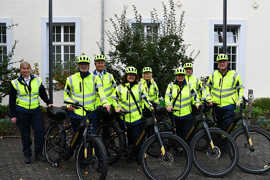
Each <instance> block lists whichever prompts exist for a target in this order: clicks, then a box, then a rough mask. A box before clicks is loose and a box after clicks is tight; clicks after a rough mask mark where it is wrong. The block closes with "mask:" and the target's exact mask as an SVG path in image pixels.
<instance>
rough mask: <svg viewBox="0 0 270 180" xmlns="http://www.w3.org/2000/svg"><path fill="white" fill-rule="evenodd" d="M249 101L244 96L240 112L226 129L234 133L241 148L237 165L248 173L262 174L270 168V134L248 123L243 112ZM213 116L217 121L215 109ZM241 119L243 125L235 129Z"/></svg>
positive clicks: (233, 135)
mask: <svg viewBox="0 0 270 180" xmlns="http://www.w3.org/2000/svg"><path fill="white" fill-rule="evenodd" d="M247 103H248V101H247V100H246V99H245V98H243V103H241V104H240V112H239V113H235V114H234V115H233V119H234V120H233V122H232V123H231V124H230V125H229V127H228V128H227V129H226V131H227V132H228V133H232V137H233V138H234V140H235V142H236V144H237V146H238V149H239V156H240V157H239V161H238V164H237V166H238V167H239V168H240V169H241V170H243V171H244V172H247V173H252V174H262V173H265V172H267V171H269V170H270V153H269V152H268V151H266V150H269V149H270V134H269V133H268V132H267V131H265V130H264V129H262V128H260V127H259V126H251V125H248V123H247V120H246V119H247V118H246V116H245V114H244V112H243V110H244V109H245V108H246V106H247ZM213 117H214V119H215V121H217V118H216V113H215V111H213ZM223 118H225V117H223ZM239 121H240V122H241V126H242V127H239V128H237V129H236V130H234V131H233V129H234V128H235V127H236V125H237V123H238V122H239Z"/></svg>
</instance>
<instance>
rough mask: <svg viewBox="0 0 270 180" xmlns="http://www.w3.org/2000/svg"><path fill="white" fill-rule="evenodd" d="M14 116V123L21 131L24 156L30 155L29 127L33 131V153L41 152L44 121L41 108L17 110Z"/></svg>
mask: <svg viewBox="0 0 270 180" xmlns="http://www.w3.org/2000/svg"><path fill="white" fill-rule="evenodd" d="M16 116H17V117H16V118H17V122H16V124H17V126H18V128H19V130H20V133H21V138H22V145H23V153H24V156H25V157H31V156H32V149H31V145H32V140H31V127H32V129H33V131H34V143H35V153H36V154H38V153H42V148H43V143H44V121H43V118H42V113H41V110H40V109H38V110H36V111H34V112H25V111H17V112H16Z"/></svg>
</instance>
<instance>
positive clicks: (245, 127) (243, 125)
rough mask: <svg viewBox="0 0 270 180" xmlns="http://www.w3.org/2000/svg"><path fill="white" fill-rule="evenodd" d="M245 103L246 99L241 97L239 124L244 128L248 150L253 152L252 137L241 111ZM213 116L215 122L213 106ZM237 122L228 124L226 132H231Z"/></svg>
mask: <svg viewBox="0 0 270 180" xmlns="http://www.w3.org/2000/svg"><path fill="white" fill-rule="evenodd" d="M247 103H248V101H247V100H246V99H245V98H244V97H243V103H241V104H240V120H241V121H242V122H241V124H242V127H243V128H244V131H245V134H246V137H247V142H248V145H249V149H250V151H252V152H253V151H254V146H253V141H252V139H251V137H250V131H249V127H248V124H247V121H246V119H245V114H244V112H243V110H244V109H245V107H246V104H247ZM213 117H214V119H215V121H216V122H217V117H216V112H215V108H214V111H213ZM237 122H238V121H233V122H232V123H231V124H230V125H229V127H228V128H227V129H226V132H228V133H231V132H232V130H233V129H234V127H235V126H236V124H237Z"/></svg>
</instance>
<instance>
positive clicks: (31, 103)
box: [11, 76, 42, 109]
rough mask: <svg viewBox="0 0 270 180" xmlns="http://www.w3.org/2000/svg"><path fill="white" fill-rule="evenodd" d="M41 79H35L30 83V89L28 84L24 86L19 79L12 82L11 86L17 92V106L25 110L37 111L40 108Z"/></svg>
mask: <svg viewBox="0 0 270 180" xmlns="http://www.w3.org/2000/svg"><path fill="white" fill-rule="evenodd" d="M41 83H42V82H41V79H40V77H35V76H33V78H32V79H31V81H30V84H29V86H30V89H31V90H30V89H29V87H28V86H27V84H22V83H21V82H20V81H19V80H18V79H15V80H12V81H11V84H12V86H13V87H14V89H15V90H16V91H17V97H16V105H18V106H20V107H23V108H25V109H36V108H38V107H39V104H40V101H39V87H40V85H41Z"/></svg>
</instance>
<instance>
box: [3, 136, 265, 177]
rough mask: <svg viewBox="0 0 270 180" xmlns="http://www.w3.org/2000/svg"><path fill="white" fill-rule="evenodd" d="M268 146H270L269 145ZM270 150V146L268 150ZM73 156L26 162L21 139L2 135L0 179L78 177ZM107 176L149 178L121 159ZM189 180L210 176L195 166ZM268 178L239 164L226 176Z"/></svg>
mask: <svg viewBox="0 0 270 180" xmlns="http://www.w3.org/2000/svg"><path fill="white" fill-rule="evenodd" d="M268 150H269V149H268ZM269 151H270V150H269ZM76 179H77V176H76V172H75V163H74V160H73V159H71V160H70V161H68V162H66V163H65V164H64V166H62V167H59V168H53V167H50V165H49V164H48V163H46V162H35V161H34V162H33V163H32V164H30V165H25V164H24V162H23V155H22V152H21V142H20V139H11V138H10V139H3V140H1V139H0V180H76ZM107 179H108V180H146V179H147V178H146V177H145V175H144V174H143V172H142V171H141V170H140V168H138V166H137V165H136V163H127V162H121V161H120V162H119V163H117V164H115V165H114V166H113V167H110V169H109V175H108V178H107ZM187 179H188V180H208V179H209V180H210V179H212V178H207V177H205V176H203V175H202V174H201V173H199V172H198V171H197V170H196V168H195V167H194V166H193V168H192V171H191V173H190V174H189V176H188V178H187ZM255 179H256V180H269V179H270V173H267V174H264V175H260V176H258V175H251V174H246V173H243V172H241V171H240V170H239V169H238V168H236V169H235V170H234V171H233V172H232V173H231V174H229V175H228V176H226V177H225V178H223V180H255Z"/></svg>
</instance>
